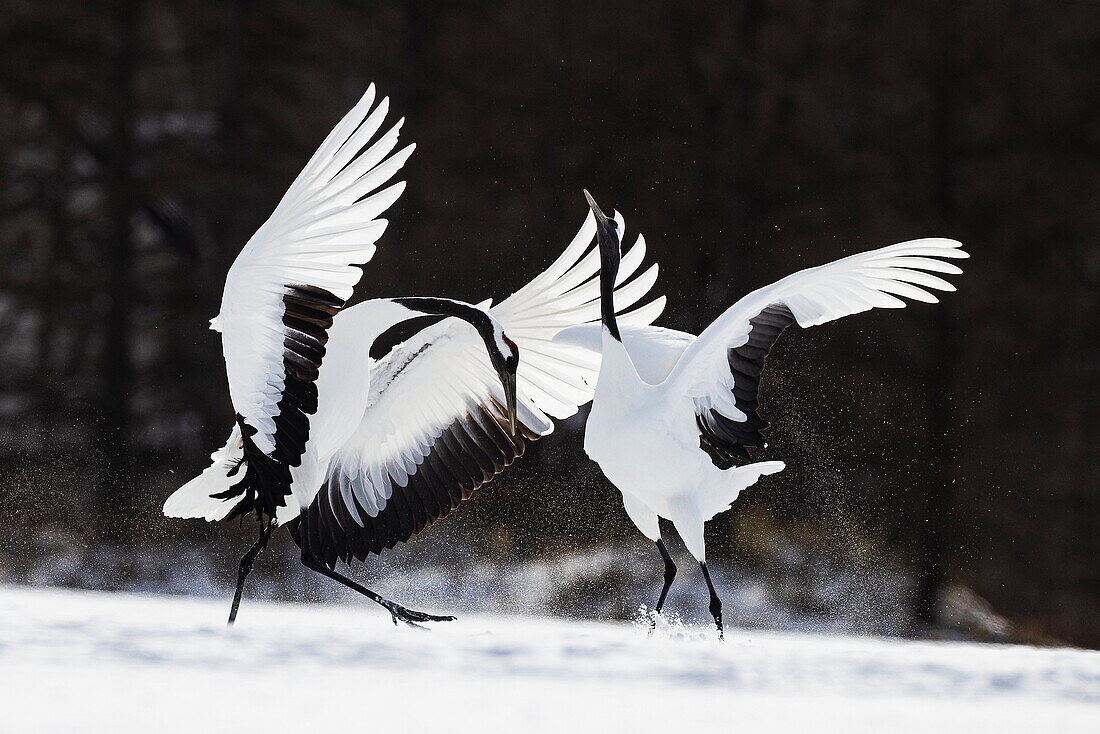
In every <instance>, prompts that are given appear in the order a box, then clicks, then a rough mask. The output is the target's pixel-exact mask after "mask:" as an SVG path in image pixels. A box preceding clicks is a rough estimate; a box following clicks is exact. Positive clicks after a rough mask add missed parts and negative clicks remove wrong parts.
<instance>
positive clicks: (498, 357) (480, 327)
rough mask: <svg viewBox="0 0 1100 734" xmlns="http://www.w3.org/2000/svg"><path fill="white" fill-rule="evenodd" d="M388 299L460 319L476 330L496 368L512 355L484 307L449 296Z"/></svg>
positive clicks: (417, 310)
mask: <svg viewBox="0 0 1100 734" xmlns="http://www.w3.org/2000/svg"><path fill="white" fill-rule="evenodd" d="M390 300H391V301H393V302H394V303H396V304H398V305H400V306H404V307H405V308H407V309H409V310H410V311H416V312H419V313H422V314H426V315H439V316H454V317H455V318H456V319H462V320H463V321H465V322H466V323H468V324H469V325H470V326H472V327H474V329H476V330H477V333H478V335H479V336H481V339H482V341H484V342H485V348H486V349H487V350H488V352H489V360H490V361H491V362H492V363H493V366H494V367H496V368H497V369H498V370H500V369H502V368H503V367H504V366H505V365H506V363H507V362H508V360H509V359H510V358H511V356H512V355H511V354H508V353H505V351H504V349H503V347H502V345H501V341H502V338H503V335H504V334H503V330H502V329H501V328H500V326H499V324H498V323H497V322H496V321H495V320H493V319H492V318H491V317H490V316H489V314H488V313H486V312H485V310H484V309H481V308H478V307H477V306H473V305H471V304H469V303H464V302H462V301H453V300H451V299H450V298H429V297H408V298H392V299H390Z"/></svg>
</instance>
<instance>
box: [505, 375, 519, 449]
mask: <svg viewBox="0 0 1100 734" xmlns="http://www.w3.org/2000/svg"><path fill="white" fill-rule="evenodd" d="M503 382H504V398H505V400H507V401H508V432H509V433H510V434H511V435H512V436H515V435H516V376H515V374H511V375H505V376H504V377H503Z"/></svg>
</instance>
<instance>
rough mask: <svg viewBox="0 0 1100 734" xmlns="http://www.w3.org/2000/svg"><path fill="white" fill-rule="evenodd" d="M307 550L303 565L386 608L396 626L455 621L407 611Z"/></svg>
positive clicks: (304, 552)
mask: <svg viewBox="0 0 1100 734" xmlns="http://www.w3.org/2000/svg"><path fill="white" fill-rule="evenodd" d="M307 548H308V546H306V547H303V548H302V563H304V564H305V565H306V567H307V568H309V569H311V570H313V571H316V572H317V573H319V574H322V575H324V576H328V577H329V578H330V579H332V580H334V581H339V582H340V583H341V584H343V585H344V586H346V587H348V588H349V589H354V590H355V591H358V592H359V593H360V594H362V595H363V596H365V597H367V598H368V599H370V600H371V601H373V602H374V603H376V604H378V605H380V606H382V607H385V609H386V611H388V612H389V613H390V616H391V617H393V623H394V624H397V620H401V621H402V622H404V623H405V624H407V625H409V626H410V627H419V626H420V625H418V624H417V622H453V621H454V620H455V618H454V617H451V616H438V615H435V614H427V613H425V612H418V611H415V610H413V609H406V608H405V607H403V606H401V605H400V604H398V603H397V602H393V601H390V600H389V599H385V598H383V597H382V595H381V594H377V593H375V592H373V591H371V590H370V589H368V588H367V587H365V586H362V585H360V584H357V583H356V582H354V581H352V580H351V579H349V578H348V577H347V576H344V575H342V574H339V573H337V572H336V571H334V570H332V569H331V568H329V567H328V566H326V565H325V564H324V563H323V562H322V561H321V560H320V559H319V558H317V557H316V556H314V555H313V553H311V552H310V551H309V550H308V549H307Z"/></svg>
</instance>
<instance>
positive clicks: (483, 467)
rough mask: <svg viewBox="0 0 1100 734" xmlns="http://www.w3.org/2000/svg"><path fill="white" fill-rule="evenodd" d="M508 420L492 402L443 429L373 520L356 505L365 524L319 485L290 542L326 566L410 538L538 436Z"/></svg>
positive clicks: (292, 526)
mask: <svg viewBox="0 0 1100 734" xmlns="http://www.w3.org/2000/svg"><path fill="white" fill-rule="evenodd" d="M505 415H506V412H505V410H504V408H503V407H502V406H501V405H500V404H499V403H497V402H496V401H495V400H492V399H490V400H488V401H487V404H485V405H482V404H476V403H475V404H473V405H472V406H471V407H470V409H469V411H468V412H467V413H466V414H465V415H463V416H461V417H459V418H456V419H455V420H454V421H453V422H452V423H451V424H450V425H449V426H447V428H446V429H444V430H443V432H442V433H441V434H440V436H439V438H437V439H436V440H435V442H434V443H433V444H432V446H431V448H430V450H429V452H428V455H427V456H426V457H424V460H423V462H421V464H420V465H419V466H418V467H417V468H416V471H415V472H414V473H413V474H412V475H410V476H409V478H408V483H407V484H406V486H404V487H400V486H398V485H397V484H396V483H392V484H391V486H392V490H393V494H392V495H391V497H390V499H389V500H388V501H387V502H386V506H385V507H384V508H382V511H381V512H379V513H378V515H377V516H376V517H371V516H370V515H368V514H367V512H366V511H365V510H364V509H363V507H362V506H361V505H360V504H359V503H358V501H357V500H354V499H353V501H354V502H355V503H356V510H357V511H358V513H359V517H360V518H361V519H362V520H363V524H362V525H359V524H358V523H356V522H355V521H354V520H352V519H351V517H350V515H349V513H348V511H347V508H345V507H343V498H342V496H341V494H340V492H339V491H331V492H330V491H329V488H328V486H326V487H323V488H322V489H321V491H320V492H318V493H317V496H316V498H315V499H314V501H313V503H312V504H310V506H309V507H307V508H306V509H305V511H304V512H303V513H302V516H301V517H299V518H298V519H296V520H294V521H292V522H291V523H290V524H289V529H290V533H291V535H292V536H293V537H294V540H295V542H297V543H298V545H299V546H302V544H303V543H305V547H308V548H310V549H311V550H312V551H313V552H314V553H315V554H316V555H318V556H319V557H320V558H321V559H322V560H324V562H325V563H327V564H328V565H329V566H330V567H331V566H333V565H335V563H336V560H337V559H342V560H343V561H345V562H348V561H350V560H351V559H352V558H358V559H359V560H361V561H362V560H365V559H366V557H367V555H368V554H370V553H375V554H378V553H381V552H382V550H383V549H386V548H392V547H394V546H395V545H397V544H398V543H401V542H404V541H407V540H409V539H410V538H411V537H412V536H413V535H416V534H417V533H419V532H421V531H422V530H423V529H424V528H426V527H427V526H429V525H431V524H432V523H433V522H436V521H437V520H440V519H442V518H444V517H446V516H447V515H448V514H449V513H450V512H451V511H452V510H454V509H455V508H456V507H458V505H459V503H460V502H462V500H464V499H468V498H469V497H470V496H471V495H473V493H474V492H475V491H476V490H477V489H479V488H480V487H482V486H484V485H485V484H487V483H489V482H491V481H492V480H493V478H494V477H495V476H496V475H497V474H498V473H500V472H501V471H503V470H504V468H505V467H507V466H509V465H510V464H511V463H512V462H513V461H515V460H516V459H517V458H519V457H520V456H522V455H523V453H524V451H525V450H526V444H527V442H529V441H536V440H538V439H539V438H540V436H539V435H538V434H537V433H535V432H534V431H532V430H531V429H530V428H528V427H527V426H524V425H523V424H522V423H520V424H519V425H517V435H516V436H515V437H512V436H510V435H509V434H508V430H507V426H508V420H507V418H506V417H505ZM334 499H335V506H334V504H333V501H334Z"/></svg>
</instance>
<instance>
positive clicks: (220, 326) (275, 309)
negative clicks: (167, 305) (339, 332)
mask: <svg viewBox="0 0 1100 734" xmlns="http://www.w3.org/2000/svg"><path fill="white" fill-rule="evenodd" d="M374 100H375V91H374V85H373V84H372V85H371V86H370V88H369V89H368V90H367V92H366V94H365V95H364V96H363V98H362V99H361V100H360V101H359V103H358V104H356V105H355V107H354V108H352V110H351V111H350V112H348V114H347V115H346V116H345V117H344V119H343V120H341V121H340V123H339V124H338V125H337V126H336V127H335V128H334V129H333V131H332V132H331V133H330V134H329V136H328V137H327V138H326V139H325V141H324V142H323V143H322V144H321V147H320V148H318V149H317V152H316V153H314V155H313V157H312V158H311V159H310V161H309V163H307V164H306V167H305V168H304V169H303V170H302V172H301V173H300V174H299V175H298V177H297V178H296V179H295V181H294V183H293V184H291V186H290V188H289V189H288V190H287V192H286V194H285V195H284V196H283V199H282V201H280V202H279V205H278V206H277V207H276V208H275V211H274V212H273V213H272V215H271V217H270V218H269V219H268V220H267V221H266V222H265V223H264V224H263V226H261V227H260V228H259V229H258V230H257V231H256V233H255V234H254V235H253V236H252V238H251V239H250V240H249V241H248V244H247V245H245V247H244V249H243V250H242V251H241V254H240V255H239V256H238V257H237V259H236V261H235V262H234V263H233V266H232V267H231V268H230V270H229V274H228V276H227V277H226V281H225V290H224V292H223V294H222V304H221V312H220V313H219V315H218V316H217V317H216V318H215V319H213V320H212V321H211V326H212V328H214V329H216V330H218V331H220V332H221V333H222V347H223V351H224V354H225V366H226V372H227V374H228V376H229V393H230V397H231V398H232V401H233V407H234V409H235V410H236V412H237V423H238V425H239V427H240V429H241V433H242V437H243V443H244V465H243V467H242V469H243V470H242V471H240V472H239V476H240V477H241V480H240V481H239V482H237V483H236V484H234V485H233V486H231V487H230V488H229V489H228V490H227V491H225V492H223V493H222V494H221V495H220V496H219V497H218V498H219V499H223V500H232V499H235V498H238V497H239V498H240V501H239V503H238V505H237V506H236V507H235V508H234V509H233V511H232V512H231V513H230V514H229V517H233V516H235V515H238V514H241V513H243V512H247V511H249V510H251V509H257V510H261V511H262V512H264V513H266V514H268V515H274V514H275V511H276V508H277V507H279V506H283V505H284V504H285V502H286V500H285V497H286V495H287V494H289V492H290V468H291V467H295V466H299V465H300V463H301V457H302V453H303V452H304V451H305V444H306V442H307V441H308V440H309V416H310V415H312V414H313V413H315V412H316V410H317V389H316V386H315V385H314V382H315V381H316V379H317V375H318V369H319V368H320V366H321V362H322V360H323V358H324V354H325V344H326V342H327V341H328V329H329V327H331V326H332V317H333V316H334V315H335V314H336V313H337V312H338V311H339V310H340V309H341V308H343V306H344V303H345V302H346V301H347V299H348V298H349V297H350V296H351V294H352V289H353V288H354V286H355V284H356V283H357V282H358V281H359V278H360V277H361V275H362V271H361V270H360V269H359V268H358V267H355V266H356V265H361V264H363V263H366V262H368V261H369V260H370V259H371V257H372V256H373V255H374V251H375V244H374V243H375V242H376V241H377V240H378V238H379V237H380V236H381V235H382V232H383V231H384V230H385V228H386V220H384V219H380V218H379V216H380V215H381V214H382V213H383V212H384V211H385V210H386V209H387V208H388V207H389V206H390V205H391V204H392V203H393V202H394V201H395V200H396V199H397V197H398V196H399V195H400V194H401V192H402V190H403V189H404V184H403V183H396V184H393V185H391V186H388V187H386V188H383V189H381V190H378V191H376V190H377V189H379V187H381V186H382V185H383V184H385V183H386V182H387V181H389V179H390V178H391V177H392V176H393V175H394V174H395V173H396V172H397V171H398V170H399V169H400V168H401V166H402V165H404V163H405V161H406V160H407V159H408V157H409V155H410V154H411V153H412V150H413V146H411V145H410V146H408V147H406V148H404V149H402V150H400V151H398V152H397V153H394V154H393V155H390V153H391V151H393V149H394V147H395V146H396V144H397V138H398V133H399V131H400V128H401V121H399V122H398V123H397V124H396V125H394V126H393V127H392V128H391V129H390V130H389V131H388V132H386V133H384V134H383V135H381V136H379V137H378V139H377V140H375V141H374V142H373V143H372V142H371V141H372V139H373V138H374V136H375V133H376V132H377V131H378V130H379V128H380V127H381V125H382V122H383V119H384V118H385V116H386V112H387V110H388V107H389V104H388V100H387V99H383V100H382V101H381V102H380V103H379V104H378V105H377V106H375V105H374Z"/></svg>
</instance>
